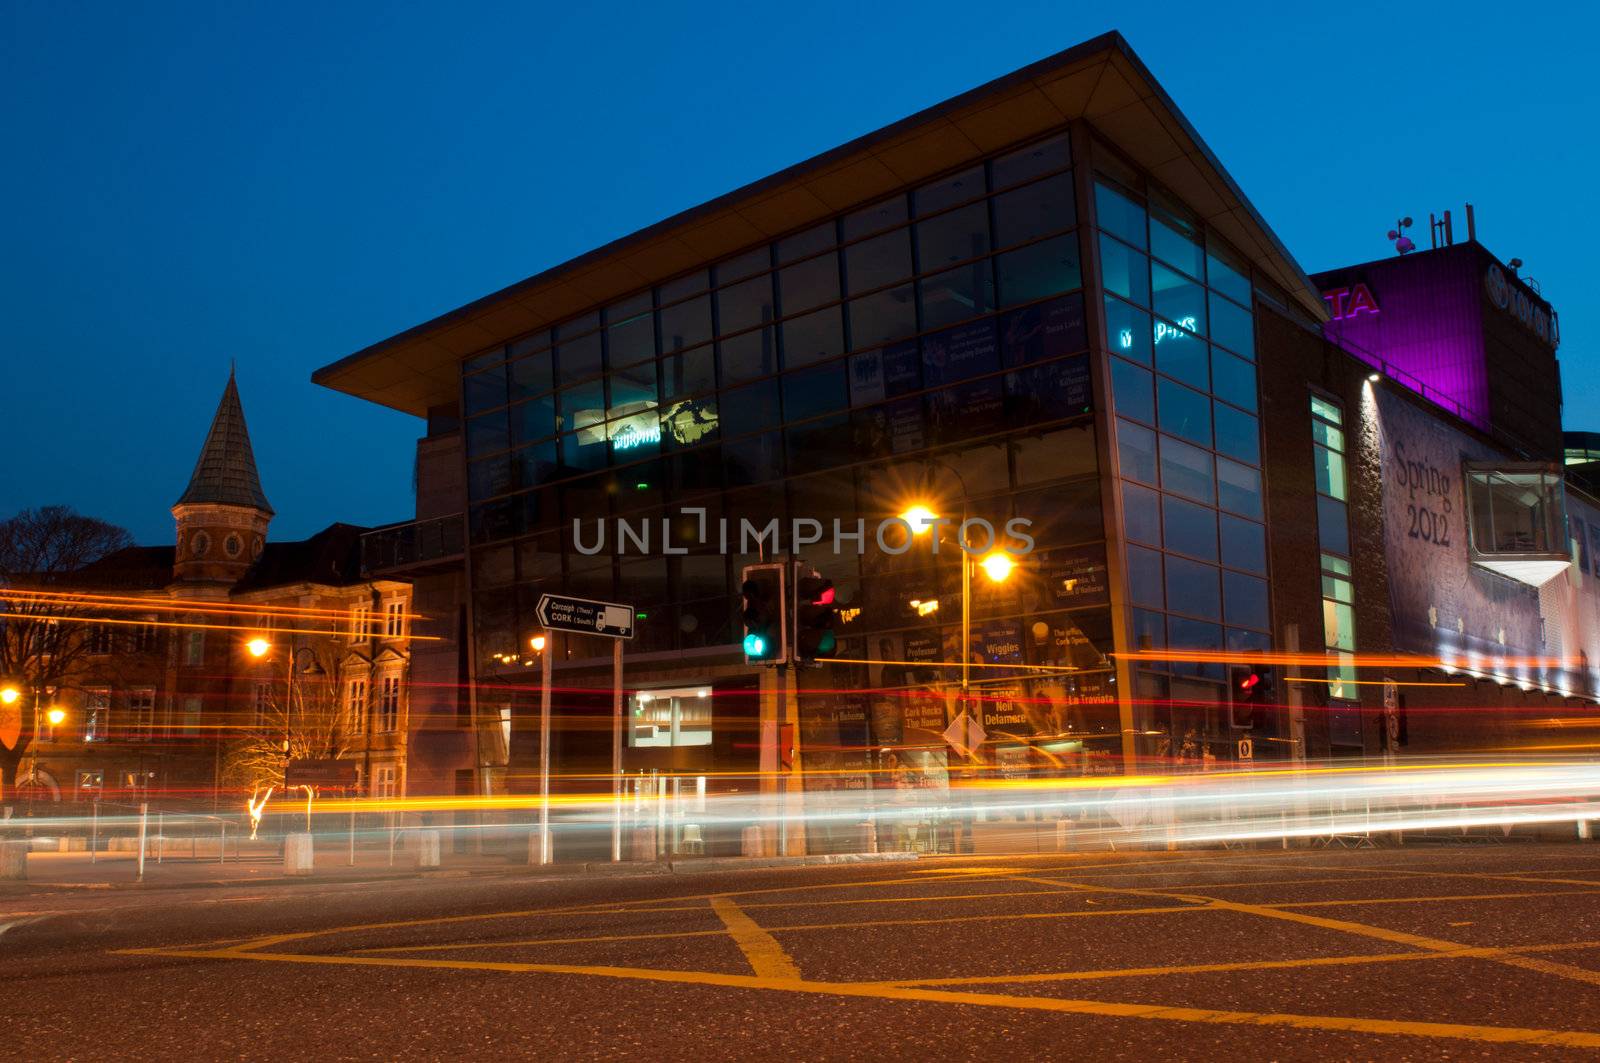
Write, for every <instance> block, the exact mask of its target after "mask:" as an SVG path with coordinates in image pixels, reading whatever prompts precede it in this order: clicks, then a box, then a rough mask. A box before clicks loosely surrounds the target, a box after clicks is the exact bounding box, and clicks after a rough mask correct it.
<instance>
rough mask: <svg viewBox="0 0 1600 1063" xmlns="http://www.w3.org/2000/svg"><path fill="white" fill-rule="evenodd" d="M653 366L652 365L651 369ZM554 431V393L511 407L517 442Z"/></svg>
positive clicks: (513, 436)
mask: <svg viewBox="0 0 1600 1063" xmlns="http://www.w3.org/2000/svg"><path fill="white" fill-rule="evenodd" d="M653 368H654V367H653V366H652V369H653ZM555 432H556V402H555V396H554V395H544V396H541V397H540V398H537V399H533V400H531V401H529V402H524V403H523V404H522V405H520V406H513V407H511V438H512V439H514V440H515V441H516V442H518V443H527V442H530V441H532V440H535V439H544V438H545V437H546V436H552V435H555Z"/></svg>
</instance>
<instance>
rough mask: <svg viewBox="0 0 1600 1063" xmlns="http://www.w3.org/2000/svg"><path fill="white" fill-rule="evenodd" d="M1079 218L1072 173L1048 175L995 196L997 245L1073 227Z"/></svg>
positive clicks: (1026, 241) (1018, 242)
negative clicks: (1073, 193) (1076, 212)
mask: <svg viewBox="0 0 1600 1063" xmlns="http://www.w3.org/2000/svg"><path fill="white" fill-rule="evenodd" d="M1076 222H1077V216H1076V215H1075V213H1074V211H1073V205H1072V175H1071V174H1061V175H1060V176H1057V177H1047V178H1045V179H1044V180H1042V181H1035V182H1034V183H1033V184H1031V185H1024V186H1022V187H1021V188H1017V189H1013V190H1012V191H1010V192H1005V193H1002V194H1001V195H998V196H995V197H994V242H995V246H996V247H1014V246H1015V245H1017V244H1025V243H1028V242H1029V241H1031V240H1035V239H1038V238H1039V237H1041V236H1048V235H1049V234H1050V233H1056V232H1060V231H1061V230H1062V229H1070V228H1072V226H1073V225H1074V224H1076Z"/></svg>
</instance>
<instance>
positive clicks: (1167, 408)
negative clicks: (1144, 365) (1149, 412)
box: [1156, 378, 1211, 447]
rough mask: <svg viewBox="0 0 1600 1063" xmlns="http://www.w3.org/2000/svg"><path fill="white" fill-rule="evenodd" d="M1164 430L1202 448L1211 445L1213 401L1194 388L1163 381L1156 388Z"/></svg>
mask: <svg viewBox="0 0 1600 1063" xmlns="http://www.w3.org/2000/svg"><path fill="white" fill-rule="evenodd" d="M1156 391H1157V394H1158V402H1159V406H1160V410H1161V422H1160V423H1161V430H1162V431H1163V432H1171V433H1172V434H1173V435H1176V436H1182V437H1183V438H1184V439H1187V440H1190V441H1191V442H1195V443H1199V444H1200V445H1201V446H1204V447H1209V446H1210V445H1211V400H1210V399H1208V398H1206V397H1205V396H1204V395H1202V394H1200V392H1198V391H1195V390H1194V389H1193V388H1186V387H1184V386H1183V385H1182V384H1179V383H1177V382H1175V381H1172V380H1167V379H1165V378H1163V379H1162V380H1161V381H1159V382H1158V383H1157V385H1156Z"/></svg>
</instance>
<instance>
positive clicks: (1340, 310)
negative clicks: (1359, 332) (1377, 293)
mask: <svg viewBox="0 0 1600 1063" xmlns="http://www.w3.org/2000/svg"><path fill="white" fill-rule="evenodd" d="M1322 301H1323V302H1325V303H1327V304H1328V316H1330V317H1332V318H1333V319H1334V320H1335V321H1345V320H1348V319H1350V318H1353V317H1359V316H1361V315H1362V314H1376V313H1377V312H1378V300H1377V299H1375V298H1374V297H1373V295H1372V289H1370V288H1368V287H1367V286H1366V285H1365V284H1352V285H1351V286H1350V287H1348V288H1334V289H1332V290H1331V291H1326V292H1323V293H1322Z"/></svg>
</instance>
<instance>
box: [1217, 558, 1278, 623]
mask: <svg viewBox="0 0 1600 1063" xmlns="http://www.w3.org/2000/svg"><path fill="white" fill-rule="evenodd" d="M1222 595H1223V600H1224V602H1225V604H1226V615H1227V618H1228V623H1230V624H1238V625H1239V626H1240V627H1253V628H1260V629H1261V630H1266V629H1267V628H1268V627H1270V626H1271V625H1270V623H1269V620H1270V617H1271V608H1270V606H1269V605H1268V604H1267V581H1266V580H1264V579H1256V578H1255V577H1254V576H1246V575H1243V574H1241V573H1238V572H1224V573H1223V574H1222Z"/></svg>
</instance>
